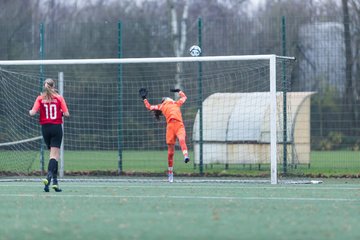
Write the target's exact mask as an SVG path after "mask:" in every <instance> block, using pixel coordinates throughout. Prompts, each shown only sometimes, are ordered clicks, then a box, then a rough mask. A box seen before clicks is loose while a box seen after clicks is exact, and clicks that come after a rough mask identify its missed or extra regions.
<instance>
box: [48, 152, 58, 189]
mask: <svg viewBox="0 0 360 240" xmlns="http://www.w3.org/2000/svg"><path fill="white" fill-rule="evenodd" d="M56 163H57V161H56V160H55V158H51V159H50V160H49V165H48V174H47V177H46V178H47V180H48V181H49V184H50V182H51V178H53V177H54V168H55V167H56Z"/></svg>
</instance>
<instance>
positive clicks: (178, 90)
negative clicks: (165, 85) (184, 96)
mask: <svg viewBox="0 0 360 240" xmlns="http://www.w3.org/2000/svg"><path fill="white" fill-rule="evenodd" d="M180 91H181V90H180V89H178V88H176V89H173V88H172V89H170V92H180Z"/></svg>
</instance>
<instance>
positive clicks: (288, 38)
mask: <svg viewBox="0 0 360 240" xmlns="http://www.w3.org/2000/svg"><path fill="white" fill-rule="evenodd" d="M0 4H1V6H2V7H1V9H0V30H1V33H2V34H1V35H0V59H2V60H18V59H39V57H40V56H39V46H40V42H39V31H40V30H39V29H40V24H43V27H44V32H45V51H44V52H45V54H44V57H45V58H46V59H67V58H68V59H69V58H116V57H118V54H119V52H118V22H121V24H122V25H121V26H122V29H121V31H122V33H121V36H122V57H124V58H126V57H164V56H166V57H168V56H183V55H187V54H188V52H187V50H188V47H189V46H191V45H193V44H196V43H197V41H198V20H199V18H201V20H202V23H203V26H202V49H203V55H208V56H210V55H242V54H272V53H274V54H278V55H283V54H284V53H286V55H289V56H295V57H296V58H297V62H296V64H295V65H294V71H293V73H292V78H291V83H290V84H289V89H288V90H289V91H316V92H317V94H316V95H315V96H314V97H313V101H312V118H311V121H312V136H313V137H312V138H313V139H314V140H315V142H317V143H318V142H319V140H324V139H325V140H328V139H329V138H328V136H329V134H333V133H334V132H338V133H340V134H341V135H343V136H345V137H346V141H347V142H348V143H349V144H356V141H357V139H356V137H357V136H358V135H359V131H360V130H359V120H360V119H359V117H360V116H359V111H360V106H359V91H360V84H359V81H360V80H359V79H360V65H359V64H360V63H359V57H358V55H359V51H360V31H359V26H360V24H359V19H360V1H359V0H342V1H341V2H340V1H336V0H328V1H325V0H324V1H315V0H307V1H303V0H276V1H273V0H266V1H263V5H261V6H260V7H258V8H254V7H253V5H252V4H251V1H250V0H240V1H239V0H191V1H185V0H162V1H146V0H144V1H133V0H119V1H111V0H94V1H55V0H11V1H10V0H0ZM284 20H285V22H284ZM284 29H285V37H284ZM139 68H141V66H139ZM181 68H182V66H181V65H178V66H177V73H176V74H175V75H174V86H178V87H181V77H180V75H179V73H180V72H181ZM138 70H139V71H138V72H141V69H138ZM72 71H73V72H74V74H76V70H74V69H73V70H72ZM82 74H84V72H82ZM84 77H86V76H84ZM99 94H101V93H99ZM125 104H127V103H125ZM128 104H131V103H130V102H129V103H128ZM313 147H317V148H321V146H318V145H316V144H314V146H313Z"/></svg>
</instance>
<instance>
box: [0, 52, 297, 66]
mask: <svg viewBox="0 0 360 240" xmlns="http://www.w3.org/2000/svg"><path fill="white" fill-rule="evenodd" d="M271 58H281V59H289V60H295V58H294V57H286V56H277V55H274V54H269V55H234V56H206V57H161V58H98V59H48V60H3V61H0V66H9V65H11V66H15V65H19V66H20V65H21V66H25V65H70V64H127V63H176V62H214V61H240V60H269V59H271Z"/></svg>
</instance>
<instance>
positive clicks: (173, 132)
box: [166, 120, 186, 145]
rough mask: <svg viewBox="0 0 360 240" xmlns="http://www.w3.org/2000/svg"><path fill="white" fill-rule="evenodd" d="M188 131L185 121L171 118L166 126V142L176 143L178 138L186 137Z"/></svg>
mask: <svg viewBox="0 0 360 240" xmlns="http://www.w3.org/2000/svg"><path fill="white" fill-rule="evenodd" d="M185 137H186V132H185V127H184V123H183V122H179V121H176V120H170V122H169V123H168V124H167V126H166V144H171V145H175V143H176V138H179V139H185Z"/></svg>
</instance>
